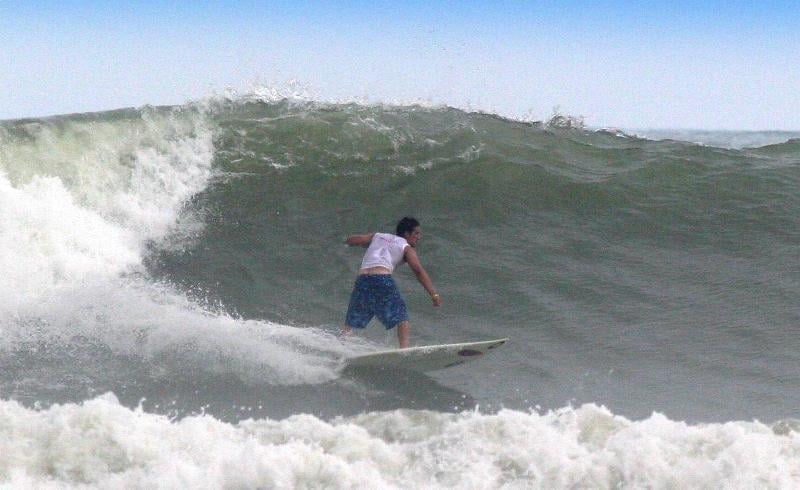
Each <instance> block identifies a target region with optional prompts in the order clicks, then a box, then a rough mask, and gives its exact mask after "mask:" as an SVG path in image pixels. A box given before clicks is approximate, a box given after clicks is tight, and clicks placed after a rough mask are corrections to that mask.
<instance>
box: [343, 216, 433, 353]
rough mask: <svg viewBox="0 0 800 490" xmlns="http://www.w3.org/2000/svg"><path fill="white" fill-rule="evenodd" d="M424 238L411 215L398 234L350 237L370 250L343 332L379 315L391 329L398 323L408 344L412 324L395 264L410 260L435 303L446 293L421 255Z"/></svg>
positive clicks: (399, 226)
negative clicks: (419, 245) (439, 290)
mask: <svg viewBox="0 0 800 490" xmlns="http://www.w3.org/2000/svg"><path fill="white" fill-rule="evenodd" d="M420 238H422V231H421V230H420V225H419V221H417V220H416V219H414V218H411V217H405V218H403V219H401V220H400V221H399V222H398V223H397V228H396V229H395V234H394V235H392V234H389V233H366V234H363V235H351V236H349V237H347V239H346V240H345V243H346V244H347V245H349V246H351V247H355V246H360V247H364V248H366V249H367V251H366V253H365V254H364V258H363V259H362V261H361V268H360V269H359V271H358V277H357V278H356V283H355V286H353V292H352V294H351V295H350V305H349V306H348V307H347V316H346V318H345V325H344V328H343V329H342V334H343V335H350V334H352V333H353V329H354V328H359V329H360V328H364V327H366V326H367V324H368V323H369V322H370V320H372V317H373V316H377V317H378V320H380V321H381V323H383V326H384V327H386V329H387V330H389V329H392V328H394V327H397V340H398V342H399V343H400V348H401V349H405V348H406V347H408V336H409V331H410V329H411V326H410V324H409V319H408V311H407V309H406V303H405V301H403V297H402V296H401V295H400V291H399V290H398V289H397V284H395V282H394V278H392V272H393V271H394V268H395V267H397V266H398V265H402V264H403V262H406V263H408V266H409V267H411V270H412V271H414V274H415V275H416V276H417V280H418V281H419V282H420V284H422V287H424V288H425V291H427V292H428V294H430V295H431V301H433V306H439V305H441V304H442V297H441V296H440V295H439V293H437V292H436V289H435V288H434V287H433V282H431V278H430V277H429V276H428V273H427V272H426V271H425V269H424V268H423V267H422V264H421V263H420V261H419V257H417V252H416V247H417V242H419V240H420Z"/></svg>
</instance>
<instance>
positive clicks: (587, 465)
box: [0, 394, 800, 488]
mask: <svg viewBox="0 0 800 490" xmlns="http://www.w3.org/2000/svg"><path fill="white" fill-rule="evenodd" d="M0 415H2V416H0V453H2V455H3V457H2V458H0V483H3V484H6V485H10V486H13V487H14V488H33V487H35V488H71V487H77V486H80V487H92V488H109V487H117V488H119V487H137V488H141V487H151V486H152V487H159V488H177V487H183V488H185V487H208V488H240V487H248V488H254V487H261V488H264V487H267V488H321V487H324V488H411V487H413V488H453V487H459V488H642V487H646V488H718V487H725V488H755V487H757V488H791V487H794V486H797V485H798V484H800V477H798V475H799V474H800V467H798V465H799V464H800V463H798V461H800V435H798V433H797V432H794V431H790V432H788V433H776V431H775V430H773V428H771V427H770V426H767V425H764V424H761V423H759V422H728V423H724V424H703V425H689V424H686V423H684V422H680V421H673V420H669V419H668V418H666V417H664V416H662V415H659V414H653V415H652V416H650V417H649V418H646V419H644V420H639V421H632V420H628V419H626V418H624V417H620V416H617V415H614V414H613V413H611V412H609V411H608V410H607V409H605V408H603V407H599V406H597V405H593V404H587V405H583V406H581V407H577V408H563V409H560V410H556V411H551V412H546V413H537V412H520V411H514V410H501V411H500V412H498V413H496V414H490V415H489V414H482V413H480V412H478V411H469V412H462V413H458V414H443V413H437V412H429V411H414V410H396V411H389V412H370V413H365V414H362V415H358V416H355V417H339V418H336V419H333V420H330V421H324V420H321V419H318V418H316V417H314V416H312V415H303V414H298V415H293V416H291V417H288V418H286V419H283V420H273V419H259V420H246V421H242V422H239V423H237V424H235V425H231V424H227V423H223V422H221V421H219V420H217V419H215V418H213V417H211V416H209V415H200V416H191V417H186V418H183V419H180V420H169V419H168V418H166V417H164V416H159V415H152V414H148V413H145V412H143V411H142V410H140V409H139V410H131V409H128V408H125V407H123V406H121V405H119V403H118V402H117V401H116V399H115V397H114V396H113V395H111V394H107V395H103V396H101V397H98V398H95V399H93V400H89V401H86V402H83V403H81V404H79V405H76V404H66V405H59V406H53V407H50V408H49V409H46V410H35V409H26V408H24V407H22V406H21V405H19V404H17V403H16V402H13V401H0Z"/></svg>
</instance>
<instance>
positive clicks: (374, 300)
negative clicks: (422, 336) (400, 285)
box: [345, 274, 408, 330]
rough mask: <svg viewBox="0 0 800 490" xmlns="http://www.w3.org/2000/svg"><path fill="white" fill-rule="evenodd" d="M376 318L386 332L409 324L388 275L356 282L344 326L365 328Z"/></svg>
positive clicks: (404, 304) (364, 275)
mask: <svg viewBox="0 0 800 490" xmlns="http://www.w3.org/2000/svg"><path fill="white" fill-rule="evenodd" d="M373 316H377V317H378V320H380V321H381V323H383V326H384V327H386V330H389V329H390V328H394V327H396V326H397V324H398V323H400V322H404V321H406V320H408V311H407V310H406V303H405V301H403V297H402V296H401V295H400V291H399V290H398V289H397V284H395V282H394V278H392V276H391V275H389V274H362V275H360V276H358V278H357V279H356V284H355V286H353V293H352V294H351V295H350V306H348V307H347V318H346V319H345V323H346V324H347V325H350V326H351V327H353V328H364V327H366V326H367V324H368V323H369V322H370V320H372V317H373Z"/></svg>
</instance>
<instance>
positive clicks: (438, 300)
mask: <svg viewBox="0 0 800 490" xmlns="http://www.w3.org/2000/svg"><path fill="white" fill-rule="evenodd" d="M431 301H433V306H441V304H442V295H441V294H439V293H433V294H432V295H431Z"/></svg>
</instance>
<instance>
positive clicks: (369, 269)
mask: <svg viewBox="0 0 800 490" xmlns="http://www.w3.org/2000/svg"><path fill="white" fill-rule="evenodd" d="M391 273H392V271H390V270H389V269H387V268H386V267H380V266H377V267H367V268H365V269H359V271H358V275H360V276H363V275H365V274H391Z"/></svg>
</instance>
